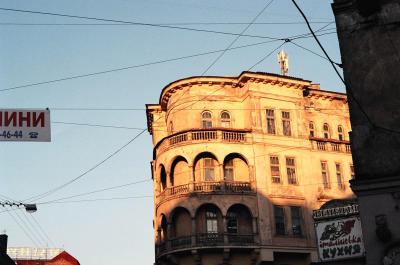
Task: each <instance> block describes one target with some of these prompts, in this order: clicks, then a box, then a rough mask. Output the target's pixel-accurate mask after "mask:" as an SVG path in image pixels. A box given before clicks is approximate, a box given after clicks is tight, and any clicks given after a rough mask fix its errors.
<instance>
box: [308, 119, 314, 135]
mask: <svg viewBox="0 0 400 265" xmlns="http://www.w3.org/2000/svg"><path fill="white" fill-rule="evenodd" d="M308 128H309V130H310V137H315V128H314V122H312V121H310V123H309V124H308Z"/></svg>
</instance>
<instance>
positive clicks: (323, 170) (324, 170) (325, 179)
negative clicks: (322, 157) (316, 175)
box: [321, 161, 331, 189]
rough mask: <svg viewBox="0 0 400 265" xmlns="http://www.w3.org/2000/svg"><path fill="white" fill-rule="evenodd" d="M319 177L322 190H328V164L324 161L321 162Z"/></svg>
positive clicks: (329, 184) (329, 186)
mask: <svg viewBox="0 0 400 265" xmlns="http://www.w3.org/2000/svg"><path fill="white" fill-rule="evenodd" d="M321 175H322V183H323V184H324V188H325V189H330V188H331V183H330V181H329V172H328V163H327V162H326V161H321Z"/></svg>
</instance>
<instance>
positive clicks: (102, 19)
mask: <svg viewBox="0 0 400 265" xmlns="http://www.w3.org/2000/svg"><path fill="white" fill-rule="evenodd" d="M0 10H3V11H11V12H19V13H30V14H38V15H47V16H57V17H67V18H76V19H85V20H95V21H103V22H114V23H122V24H128V25H136V26H147V27H156V28H166V29H177V30H185V31H195V32H205V33H215V34H222V35H234V36H239V35H240V34H238V33H233V32H223V31H216V30H206V29H197V28H188V27H179V26H171V25H161V24H153V23H143V22H134V21H126V20H117V19H107V18H99V17H88V16H77V15H68V14H61V13H53V12H43V11H34V10H23V9H15V8H5V7H0ZM241 36H244V37H252V38H263V39H270V40H277V39H279V38H276V37H269V36H257V35H243V34H242V35H241Z"/></svg>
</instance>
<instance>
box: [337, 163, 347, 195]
mask: <svg viewBox="0 0 400 265" xmlns="http://www.w3.org/2000/svg"><path fill="white" fill-rule="evenodd" d="M338 166H339V170H338ZM335 173H336V181H337V185H338V188H339V189H341V190H344V189H345V185H344V180H343V167H342V163H340V162H335Z"/></svg>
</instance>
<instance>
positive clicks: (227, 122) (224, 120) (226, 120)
mask: <svg viewBox="0 0 400 265" xmlns="http://www.w3.org/2000/svg"><path fill="white" fill-rule="evenodd" d="M224 114H227V115H228V117H229V118H223V117H222V115H224ZM219 118H220V124H221V127H223V128H230V127H231V114H230V113H229V111H226V110H223V111H221V114H220V115H219Z"/></svg>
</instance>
